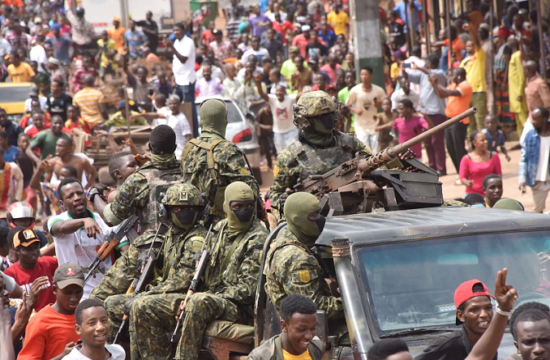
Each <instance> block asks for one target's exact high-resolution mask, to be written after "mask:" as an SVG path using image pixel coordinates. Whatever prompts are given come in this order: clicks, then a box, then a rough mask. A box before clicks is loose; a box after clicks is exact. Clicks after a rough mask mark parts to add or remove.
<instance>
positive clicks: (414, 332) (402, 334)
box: [380, 328, 457, 338]
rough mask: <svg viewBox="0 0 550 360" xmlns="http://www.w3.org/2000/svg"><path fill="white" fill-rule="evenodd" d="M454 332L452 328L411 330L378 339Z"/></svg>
mask: <svg viewBox="0 0 550 360" xmlns="http://www.w3.org/2000/svg"><path fill="white" fill-rule="evenodd" d="M456 330H457V329H453V328H437V329H427V328H413V329H407V330H402V331H395V332H391V333H389V334H384V335H381V336H380V337H381V338H389V337H397V336H404V335H419V334H430V333H437V332H449V331H456Z"/></svg>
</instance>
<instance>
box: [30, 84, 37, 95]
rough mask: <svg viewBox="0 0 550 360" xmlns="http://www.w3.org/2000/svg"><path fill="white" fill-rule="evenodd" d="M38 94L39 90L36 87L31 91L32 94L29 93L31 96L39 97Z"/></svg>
mask: <svg viewBox="0 0 550 360" xmlns="http://www.w3.org/2000/svg"><path fill="white" fill-rule="evenodd" d="M38 93H39V91H38V88H37V87H35V86H33V87H32V88H31V91H30V93H29V96H38Z"/></svg>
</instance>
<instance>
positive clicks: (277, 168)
mask: <svg viewBox="0 0 550 360" xmlns="http://www.w3.org/2000/svg"><path fill="white" fill-rule="evenodd" d="M279 171H281V169H279V167H278V166H277V165H274V166H273V177H277V176H278V175H279Z"/></svg>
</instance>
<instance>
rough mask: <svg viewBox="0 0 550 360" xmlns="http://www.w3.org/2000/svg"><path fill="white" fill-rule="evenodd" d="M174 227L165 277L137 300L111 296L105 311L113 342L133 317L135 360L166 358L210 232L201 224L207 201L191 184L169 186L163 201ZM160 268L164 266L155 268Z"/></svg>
mask: <svg viewBox="0 0 550 360" xmlns="http://www.w3.org/2000/svg"><path fill="white" fill-rule="evenodd" d="M162 204H163V205H164V206H165V207H166V211H167V214H168V217H169V220H170V222H171V224H172V226H171V228H170V230H169V231H168V233H167V234H166V243H165V244H164V248H163V250H162V253H163V256H162V259H163V260H162V273H161V275H160V277H159V278H155V279H154V280H153V281H152V282H151V283H150V284H149V285H148V286H147V291H145V292H142V293H140V294H138V295H136V296H135V297H132V294H121V295H113V296H109V297H108V298H107V299H106V300H105V308H106V309H107V312H108V314H109V318H110V320H111V323H112V324H113V326H111V332H110V339H111V340H112V339H113V337H114V334H116V332H117V331H118V328H119V327H120V321H121V319H122V317H123V315H124V313H126V314H128V315H129V323H130V331H129V333H130V352H131V358H132V359H153V358H154V359H168V358H169V357H170V341H169V339H168V338H167V337H166V332H167V331H170V330H172V329H173V328H174V326H175V325H176V321H175V318H174V314H175V313H176V311H177V308H178V306H179V304H180V302H181V301H182V300H183V299H184V297H185V295H184V294H185V293H186V292H187V289H188V288H189V284H190V282H191V278H192V277H193V271H194V269H195V262H194V261H193V257H194V255H195V253H196V252H198V251H200V250H201V248H202V245H203V242H204V238H205V236H206V229H205V228H204V227H203V226H202V225H200V224H199V222H198V220H199V215H200V214H201V212H202V211H203V210H204V200H203V199H202V197H201V194H200V192H199V190H197V188H196V187H194V186H193V185H190V184H175V185H172V186H170V187H169V188H168V190H167V192H166V196H165V197H164V199H163V200H162ZM155 266H157V267H160V264H155Z"/></svg>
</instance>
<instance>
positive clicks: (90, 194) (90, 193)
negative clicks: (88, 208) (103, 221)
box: [86, 187, 101, 204]
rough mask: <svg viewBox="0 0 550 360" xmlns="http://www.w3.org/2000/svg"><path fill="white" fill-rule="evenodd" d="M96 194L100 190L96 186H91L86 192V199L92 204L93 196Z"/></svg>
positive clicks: (98, 193)
mask: <svg viewBox="0 0 550 360" xmlns="http://www.w3.org/2000/svg"><path fill="white" fill-rule="evenodd" d="M96 195H101V192H100V191H99V189H98V188H97V187H93V188H90V189H89V190H88V193H87V194H86V198H87V199H88V201H89V202H91V203H92V204H93V203H94V198H95V197H96Z"/></svg>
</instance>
